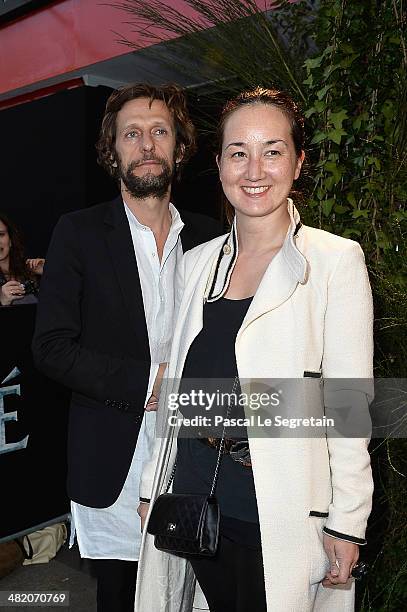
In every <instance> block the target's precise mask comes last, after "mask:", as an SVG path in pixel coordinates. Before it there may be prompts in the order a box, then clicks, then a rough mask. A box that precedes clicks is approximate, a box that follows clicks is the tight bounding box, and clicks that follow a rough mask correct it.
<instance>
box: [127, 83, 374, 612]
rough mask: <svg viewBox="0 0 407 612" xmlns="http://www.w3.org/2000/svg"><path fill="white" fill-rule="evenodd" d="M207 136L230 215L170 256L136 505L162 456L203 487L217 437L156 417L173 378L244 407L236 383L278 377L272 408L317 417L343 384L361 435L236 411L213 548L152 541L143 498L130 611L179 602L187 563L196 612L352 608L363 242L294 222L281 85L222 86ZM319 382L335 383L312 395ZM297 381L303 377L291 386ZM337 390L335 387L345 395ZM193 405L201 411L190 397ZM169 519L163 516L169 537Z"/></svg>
mask: <svg viewBox="0 0 407 612" xmlns="http://www.w3.org/2000/svg"><path fill="white" fill-rule="evenodd" d="M218 144H219V148H218V155H217V164H218V168H219V176H220V181H221V183H222V187H223V191H224V194H225V196H226V198H227V213H228V218H229V221H230V222H231V226H232V227H231V231H230V233H229V234H227V235H225V236H222V237H219V238H215V239H214V240H212V241H210V242H208V243H207V244H204V245H200V246H198V247H197V248H195V249H193V250H192V251H190V252H189V253H187V254H186V255H185V258H184V294H183V298H182V300H181V304H180V310H179V317H178V320H177V325H176V328H175V331H174V338H173V345H172V350H171V357H170V361H169V366H168V373H167V381H168V382H167V383H166V386H167V390H166V392H165V393H163V397H162V399H161V402H160V405H159V412H158V417H159V418H160V419H162V423H165V424H166V427H167V428H166V429H165V430H164V431H163V432H162V433H161V437H162V438H163V440H162V442H161V445H160V440H159V439H157V441H156V444H155V449H154V453H153V458H152V460H151V461H150V462H149V463H147V464H146V466H145V469H144V471H143V474H142V479H141V496H142V497H144V498H150V499H151V503H150V506H151V505H152V504H153V503H154V501H155V499H156V498H157V496H158V495H160V494H161V493H162V492H163V491H164V490H165V487H166V485H167V483H168V480H169V477H170V474H171V472H172V470H173V466H174V464H175V465H176V470H175V478H174V481H173V489H172V492H173V493H178V494H186V495H188V494H192V495H209V491H210V487H211V483H212V479H213V474H214V472H215V466H216V461H217V456H218V448H219V442H220V440H219V439H217V438H216V437H215V438H213V437H209V435H207V436H204V435H202V434H200V432H199V431H198V430H195V435H194V431H192V432H191V433H190V434H189V436H188V435H187V434H188V427H187V425H188V423H185V424H184V425H183V426H182V427H181V429H180V430H179V432H178V437H177V435H176V430H175V428H174V427H172V428H170V426H169V424H168V423H169V416H168V415H169V414H171V417H172V419H174V418H175V419H176V418H177V416H178V413H177V412H175V411H174V410H173V409H171V408H172V407H173V406H171V404H170V403H169V402H168V403H166V401H165V396H166V395H168V398H169V399H171V402H172V401H173V399H174V396H175V397H176V396H177V392H178V390H179V389H182V390H183V386H182V383H183V382H184V381H185V382H186V383H187V382H188V380H196V379H200V380H201V384H204V385H205V384H206V382H205V381H209V382H210V381H216V380H217V379H228V380H229V385H228V387H229V388H228V391H229V392H230V391H231V390H232V388H235V387H234V384H233V387H232V383H234V381H236V380H240V381H245V389H246V390H248V391H249V399H248V400H247V401H246V402H245V405H244V414H245V415H246V416H247V417H250V416H251V415H253V414H255V409H254V410H253V408H251V406H250V390H251V389H252V388H254V389H256V386H257V389H258V388H259V383H261V384H260V388H263V389H264V390H266V389H267V388H269V389H270V388H272V387H273V385H274V384H276V383H275V382H274V381H279V382H278V383H277V384H278V385H280V384H281V387H279V386H276V387H275V389H276V390H279V389H283V391H281V392H280V391H278V393H279V396H278V400H279V402H278V405H277V407H273V404H271V405H270V410H269V413H268V416H270V417H271V418H274V416H275V415H277V416H278V415H280V417H281V415H283V416H284V414H285V413H284V412H281V411H282V410H284V407H286V409H287V410H290V409H293V410H295V411H296V412H294V415H295V416H298V417H302V416H303V415H304V409H305V410H306V412H305V415H308V411H311V412H310V414H311V415H313V416H315V417H316V418H317V419H318V418H321V419H322V417H323V415H324V414H325V409H326V408H328V409H329V408H331V407H332V406H333V405H335V403H334V402H335V401H338V398H339V404H340V405H341V406H343V405H344V404H345V405H347V402H348V401H349V398H350V397H351V401H352V405H353V402H354V403H355V409H356V410H357V411H358V412H357V416H358V417H359V416H362V415H366V416H367V420H366V425H367V427H366V430H365V431H363V432H362V433H361V436H364V437H363V438H362V437H359V435H358V437H352V434H353V432H351V431H349V432H348V436H347V435H335V434H334V435H331V432H330V431H329V429H328V430H327V429H326V428H322V429H321V430H320V431H319V432H317V433H316V435H310V436H308V437H307V436H304V433H302V434H299V435H290V430H288V431H287V429H286V430H284V429H280V430H278V431H279V433H278V434H277V437H275V436H273V432H270V433H266V432H265V434H263V435H262V428H261V427H259V428H257V429H256V427H250V426H249V425H248V426H247V431H246V432H241V433H245V435H241V437H240V436H239V439H236V438H233V435H232V436H228V435H227V433H226V441H225V447H224V456H223V459H222V461H221V463H220V470H219V481H218V486H217V489H216V497H217V500H218V503H219V506H220V512H221V521H220V539H219V545H218V550H217V554H216V556H214V557H211V558H208V557H206V558H205V557H199V556H190V557H189V558H188V557H187V559H182V558H181V557H180V556H179V555H178V556H175V555H171V554H168V553H165V552H160V551H159V550H157V549H156V548H155V547H154V539H153V536H152V535H150V534H149V533H148V520H149V514H148V510H149V507H148V504H147V503H141V505H140V508H139V512H140V513H141V514H142V516H143V519H144V518H146V520H147V528H144V534H145V535H144V538H143V543H142V549H141V553H140V563H139V576H138V579H139V581H138V584H137V591H136V605H135V610H136V612H144V611H145V610H148V611H149V612H162V611H163V610H165V611H166V612H190V610H191V606H192V604H191V602H192V593H193V586H194V575H193V574H195V577H196V579H197V581H198V583H199V585H200V587H201V588H202V590H203V593H204V595H205V597H206V600H207V603H208V605H209V609H210V610H211V612H249V611H250V610H255V611H256V612H266V611H268V612H286V611H287V612H288V611H290V612H311V611H313V612H317V611H318V612H351V611H353V609H354V581H353V578H352V577H351V572H352V570H353V568H354V566H355V564H356V562H357V560H358V556H359V546H361V545H364V544H366V540H365V530H366V523H367V519H368V517H369V514H370V510H371V502H372V491H373V480H372V474H371V469H370V457H369V453H368V448H367V447H368V436H369V433H370V432H369V419H368V417H369V410H368V403H369V401H370V400H371V399H372V387H373V384H372V377H373V334H372V329H373V309H372V295H371V290H370V284H369V279H368V273H367V269H366V265H365V261H364V255H363V252H362V249H361V248H360V245H359V244H358V243H356V242H354V241H353V240H349V239H345V238H343V237H341V236H335V235H334V234H331V233H329V232H326V231H322V230H320V229H316V228H313V227H307V226H306V225H303V224H302V223H301V220H300V213H299V211H298V210H297V208H296V207H295V205H294V202H293V200H292V199H291V198H290V197H289V195H290V194H292V193H293V192H292V187H293V183H294V181H295V180H296V179H298V177H299V175H300V172H301V167H302V164H303V161H304V157H305V153H304V124H303V118H302V116H301V113H300V111H299V109H298V107H297V105H296V104H295V102H294V101H293V100H292V99H291V98H290V97H289V96H288V95H287V94H285V93H284V92H281V91H276V90H269V89H263V88H257V89H255V90H253V91H247V92H243V93H242V94H240V95H239V96H237V97H236V98H234V99H232V100H230V101H229V102H228V103H227V104H226V106H225V108H224V109H223V112H222V115H221V118H220V122H219V126H218ZM236 377H238V378H236ZM180 379H182V381H181V387H180V386H179V381H180ZM285 380H287V384H286V385H285V386H284V385H283V383H284V381H285ZM322 380H324V385H323V386H322V385H321V384H320V383H321V382H322ZM177 381H178V382H177ZM308 383H309V384H308ZM330 383H332V384H333V385H334V388H335V386H337V389H338V391H339V396H338V395H335V394H333V395H332V394H331V395H330V394H329V393H327V391H329V389H330V388H332V385H330ZM310 385H311V386H310ZM341 385H343V386H341ZM242 388H243V382H242ZM350 389H352V396H350V393H351V392H350ZM204 390H206V388H205V387H204ZM224 390H225V389H222V391H224ZM296 390H298V391H297V392H296ZM302 390H308V391H306V392H305V391H304V396H303V395H302ZM311 390H313V391H312V394H311V395H309V396H308V395H307V393H308V392H309V393H311ZM340 390H346V392H347V393H348V390H349V395H347V396H346V397H347V399H346V401H345V402H341V395H340ZM290 394H291V395H290ZM280 396H282V397H280ZM302 397H304V400H302ZM290 398H294V401H293V402H291V400H290ZM307 398H308V399H307ZM280 399H281V400H282V401H281V405H280ZM163 400H164V401H163ZM301 401H303V402H304V403H303V404H301ZM185 403H186V401H185V398H184V397H183V398H182V404H181V405H182V406H185ZM191 403H192V402H191ZM240 406H241V404H240V403H239V404H238V405H236V406H233V405H232V412H231V414H230V416H231V417H232V418H233V417H235V416H240V414H239V410H238V409H239V407H240ZM170 410H171V411H170ZM197 410H198V412H197V414H198V415H203V414H204V415H205V416H207V415H210V412H206V411H205V406H204V405H203V406H199V407H198V409H197ZM169 411H170V412H169ZM181 411H182V413H183V414H184V412H185V409H184V408H181ZM353 414H354V413H353ZM188 416H189V415H188ZM335 416H336V415H335ZM339 416H340V415H339ZM352 422H353V427H354V421H352ZM276 425H278V423H276ZM276 429H277V428H276ZM182 430H183V431H182ZM189 430H190V431H191V427H189ZM302 432H304V430H302ZM167 433H168V435H166V434H167ZM181 433H184V437H182V435H181ZM212 435H213V434H212ZM215 435H216V434H215ZM179 523H180V524H181V526H182V521H181V520H180V521H179ZM177 528H178V523H170V525H169V529H171V530H172V531H174V533H175V535H176V534H177V532H176V530H177ZM146 529H147V531H146ZM191 569H192V570H193V572H192V571H191ZM200 609H202V608H200Z"/></svg>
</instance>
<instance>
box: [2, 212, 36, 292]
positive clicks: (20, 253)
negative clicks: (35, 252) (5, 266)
mask: <svg viewBox="0 0 407 612" xmlns="http://www.w3.org/2000/svg"><path fill="white" fill-rule="evenodd" d="M0 221H2V222H3V223H4V225H5V226H6V228H7V232H8V235H9V238H10V242H11V246H10V256H9V276H10V280H11V279H15V280H18V281H23V280H27V279H31V280H34V278H35V275H34V274H33V273H32V272H31V270H30V269H29V268H28V266H27V264H26V260H25V255H24V246H23V239H22V235H21V232H20V230H19V229H18V228H17V226H16V225H15V224H14V223H13V221H11V219H10V218H9V217H8V216H7V215H6V214H5V213H2V212H0Z"/></svg>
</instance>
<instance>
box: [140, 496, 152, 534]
mask: <svg viewBox="0 0 407 612" xmlns="http://www.w3.org/2000/svg"><path fill="white" fill-rule="evenodd" d="M149 507H150V504H147V503H146V502H141V503H140V505H139V507H138V508H137V514H138V515H139V517H140V518H141V531H143V530H144V523H145V522H146V518H147V514H148V509H149Z"/></svg>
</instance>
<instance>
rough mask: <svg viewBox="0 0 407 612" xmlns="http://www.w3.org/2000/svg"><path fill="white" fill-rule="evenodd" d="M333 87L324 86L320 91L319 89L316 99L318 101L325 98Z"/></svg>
mask: <svg viewBox="0 0 407 612" xmlns="http://www.w3.org/2000/svg"><path fill="white" fill-rule="evenodd" d="M332 87H333V85H332V84H331V85H325V87H323V88H322V89H320V90H319V91H317V98H318V100H322V98H325V96H326V94H327V92H328V91H329V90H330V89H332Z"/></svg>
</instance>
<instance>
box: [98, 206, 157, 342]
mask: <svg viewBox="0 0 407 612" xmlns="http://www.w3.org/2000/svg"><path fill="white" fill-rule="evenodd" d="M104 222H105V226H106V242H107V247H108V250H109V252H110V256H111V260H112V264H113V268H114V270H115V272H116V277H117V281H118V284H119V286H120V290H121V295H122V298H123V301H124V303H125V305H126V308H127V310H128V312H129V317H130V321H131V323H132V327H133V331H134V332H135V334H136V336H137V338H138V340H139V342H141V343H142V344H144V345H145V347H146V351H147V352H149V342H148V333H147V324H146V319H145V314H144V303H143V295H142V292H141V285H140V277H139V273H138V268H137V260H136V255H135V253H134V247H133V240H132V237H131V232H130V227H129V223H128V221H127V217H126V213H125V210H124V206H123V201H122V199H121V197H119V198H117V199H116V200H114V201H113V202H112V203H111V206H110V207H109V208H108V211H107V213H106V215H105V219H104Z"/></svg>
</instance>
